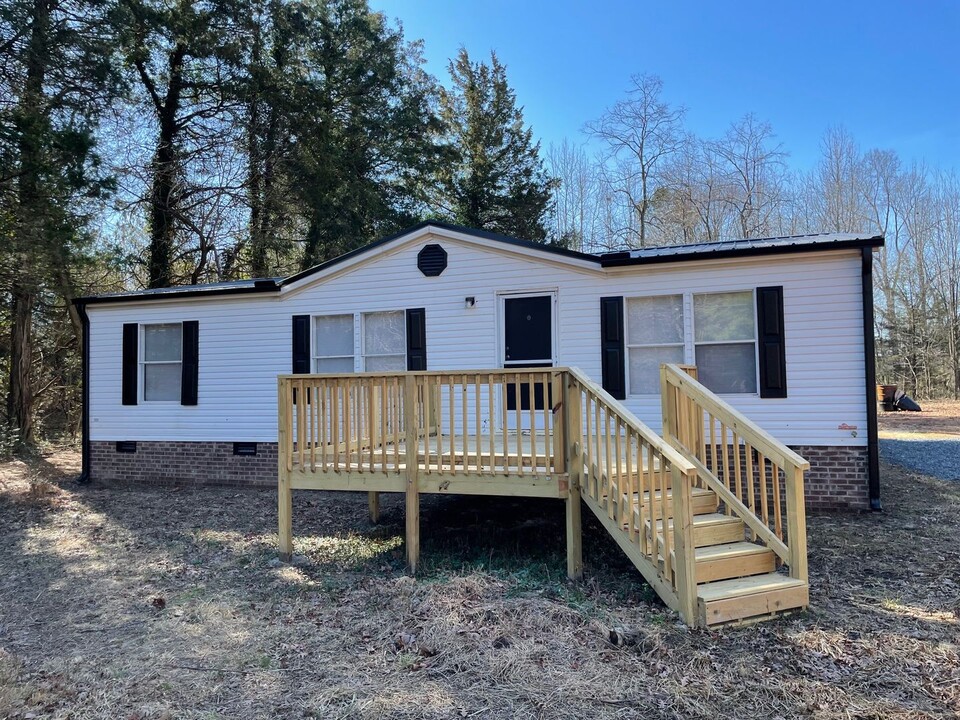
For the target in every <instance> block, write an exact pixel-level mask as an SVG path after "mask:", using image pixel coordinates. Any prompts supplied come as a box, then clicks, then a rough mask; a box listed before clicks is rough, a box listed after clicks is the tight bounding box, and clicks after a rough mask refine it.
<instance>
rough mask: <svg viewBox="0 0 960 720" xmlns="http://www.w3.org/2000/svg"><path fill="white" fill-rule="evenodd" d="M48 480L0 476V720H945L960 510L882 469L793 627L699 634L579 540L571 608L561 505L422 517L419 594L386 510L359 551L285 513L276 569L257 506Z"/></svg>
mask: <svg viewBox="0 0 960 720" xmlns="http://www.w3.org/2000/svg"><path fill="white" fill-rule="evenodd" d="M45 462H46V465H45V466H44V467H41V468H31V467H27V466H24V465H21V464H7V465H5V466H2V469H0V532H2V533H3V538H2V542H0V573H2V575H0V577H2V578H3V582H2V583H0V717H4V718H27V717H36V718H40V717H43V718H72V719H81V718H128V719H130V718H133V719H139V720H147V719H157V720H159V719H160V718H205V719H212V718H261V717H284V718H304V717H318V718H404V717H409V718H414V717H417V718H459V717H488V718H501V717H522V718H527V717H530V718H592V717H598V718H650V717H677V718H680V717H695V718H696V717H699V718H725V717H737V718H752V717H763V718H786V717H815V718H920V717H956V715H957V713H960V656H958V653H960V648H958V644H960V546H958V538H960V534H958V529H960V519H958V518H960V485H958V484H952V485H951V484H949V483H946V482H942V481H937V480H933V479H929V478H925V477H922V476H917V475H913V474H910V473H908V472H905V471H902V470H900V469H895V468H892V467H885V468H884V478H883V479H884V489H883V491H884V504H885V506H886V508H887V512H886V513H884V514H879V515H823V516H817V517H812V518H810V519H809V533H810V568H811V572H812V581H813V590H812V602H813V609H812V610H811V611H810V612H808V613H805V614H803V615H801V616H797V617H794V618H790V619H787V620H782V621H778V622H775V623H768V624H764V625H759V626H755V627H748V628H743V629H731V630H724V631H722V632H703V631H692V630H689V629H687V628H685V627H684V626H682V625H680V624H679V623H678V622H677V619H676V617H675V616H674V615H673V614H671V613H669V612H667V611H666V610H665V609H664V608H663V607H662V605H660V603H659V601H658V600H657V599H656V598H655V596H654V595H653V594H652V593H651V592H650V590H649V588H647V586H646V585H645V584H644V582H643V581H642V579H641V577H640V575H639V574H638V573H637V572H636V571H634V570H633V569H632V568H631V566H630V565H629V564H628V563H627V561H626V560H625V559H624V558H623V557H622V556H621V554H620V553H619V551H618V550H617V548H616V547H615V546H614V544H613V542H612V541H611V540H609V539H608V538H607V537H605V535H604V534H603V531H602V530H601V529H600V528H599V527H598V526H596V525H593V524H588V530H587V536H586V537H585V539H584V544H585V548H586V556H585V563H586V567H587V578H586V580H585V581H584V582H582V583H569V582H567V581H566V580H565V579H564V577H563V568H564V561H563V549H564V545H563V515H562V508H561V506H560V504H559V503H551V502H543V503H534V504H535V505H536V509H537V513H535V514H532V515H531V513H530V512H529V505H522V504H521V503H519V502H517V501H511V500H506V499H505V500H471V499H466V498H443V499H432V500H431V501H430V502H428V503H425V507H424V510H423V522H424V536H425V542H424V548H423V561H424V572H423V574H422V576H421V577H418V578H417V579H416V580H414V579H412V578H409V577H407V576H406V575H405V574H404V573H403V569H402V562H403V559H402V554H403V548H402V541H401V533H402V524H403V508H402V504H401V502H400V501H399V499H398V498H387V499H385V501H384V504H383V505H384V520H383V523H382V524H381V525H380V526H378V527H371V526H370V525H369V524H368V522H367V519H366V499H365V498H364V497H362V496H359V495H358V496H349V495H334V494H320V493H316V494H298V495H297V496H296V497H295V501H294V507H295V527H296V538H297V544H296V548H295V549H296V552H297V553H298V554H299V555H300V556H301V557H300V558H299V564H298V565H294V566H281V565H276V564H275V561H274V557H275V551H274V548H275V543H276V535H275V529H274V526H273V524H274V513H275V495H274V493H272V492H270V491H243V492H240V491H235V490H224V489H201V490H169V489H162V490H161V489H104V488H98V487H89V488H78V487H76V486H74V485H72V484H70V483H68V482H64V481H63V480H62V476H63V475H64V474H66V470H69V471H75V470H76V464H77V456H76V455H75V454H74V453H59V454H55V455H53V456H51V457H49V458H47V459H46V461H45ZM36 472H39V474H40V475H41V476H43V477H46V478H50V479H51V480H52V481H55V482H58V485H57V487H56V489H55V490H54V492H53V493H52V494H48V495H43V496H42V497H41V498H40V499H39V500H38V499H37V498H36V497H34V498H31V497H30V482H29V481H30V477H31V473H36ZM520 508H524V512H520ZM530 517H533V518H535V519H533V520H530V519H529V518H530ZM524 518H526V520H524ZM611 628H618V629H621V630H622V631H623V633H624V634H626V635H628V636H630V637H631V638H632V639H633V644H631V645H628V646H614V645H612V644H611V643H610V642H609V639H608V638H609V632H610V629H611Z"/></svg>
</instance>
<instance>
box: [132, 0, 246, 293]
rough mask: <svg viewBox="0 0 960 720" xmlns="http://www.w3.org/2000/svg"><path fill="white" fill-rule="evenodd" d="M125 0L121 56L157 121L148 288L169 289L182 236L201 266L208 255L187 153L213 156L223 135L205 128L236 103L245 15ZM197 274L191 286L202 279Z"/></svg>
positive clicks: (222, 2)
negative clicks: (233, 84) (194, 246)
mask: <svg viewBox="0 0 960 720" xmlns="http://www.w3.org/2000/svg"><path fill="white" fill-rule="evenodd" d="M121 1H122V7H123V9H124V11H125V18H124V27H123V32H122V34H121V44H122V51H123V53H124V55H125V59H126V62H127V66H128V68H129V70H130V72H131V74H132V81H133V82H134V83H135V84H136V85H137V86H138V87H139V90H140V97H141V98H142V101H143V103H144V104H145V105H146V106H147V107H148V108H149V110H150V113H151V115H152V116H153V119H154V122H155V126H154V127H155V130H154V132H155V142H154V150H153V157H152V159H151V161H150V168H149V190H148V201H147V205H148V218H149V219H148V223H147V224H148V228H149V233H150V239H149V248H148V257H147V274H148V286H149V287H152V288H155V287H166V286H169V285H171V284H173V283H174V281H175V279H176V272H175V264H176V262H177V260H178V257H177V248H178V245H179V244H180V243H179V242H178V239H179V238H178V234H179V233H180V232H182V231H184V232H187V233H192V234H195V235H196V236H197V237H198V238H199V239H200V241H201V242H200V244H199V247H198V250H199V252H200V253H201V256H202V257H201V262H203V261H205V260H206V257H205V255H206V254H209V253H210V251H211V248H210V247H209V242H204V240H205V238H206V234H205V233H204V232H203V231H202V228H201V227H200V225H199V224H198V223H197V222H196V221H195V217H194V216H193V214H192V213H191V212H190V204H191V202H193V201H194V200H195V199H196V197H197V195H198V194H199V193H200V188H198V187H196V186H191V184H190V183H189V182H188V181H187V163H188V161H189V158H190V153H189V152H188V151H186V150H185V148H186V145H187V143H191V144H192V146H193V148H194V149H196V150H199V149H200V148H204V149H209V145H210V144H211V143H213V144H215V143H216V139H217V138H219V137H220V136H221V134H222V133H221V128H218V127H216V126H214V127H211V126H210V125H209V124H207V123H212V124H214V125H216V122H217V121H218V120H222V119H223V118H224V115H225V112H226V110H227V107H228V105H229V104H230V103H231V101H232V100H233V99H234V98H233V96H232V94H231V93H230V91H229V88H230V78H231V69H232V68H233V67H236V65H237V64H238V62H239V47H238V43H237V38H239V37H241V35H240V32H239V30H240V27H239V22H238V19H237V18H238V16H240V17H242V16H243V12H242V10H241V7H240V6H238V5H237V4H235V3H234V2H233V1H232V0H209V1H208V2H204V3H195V2H193V1H192V0H176V2H173V3H165V2H161V1H160V0H121ZM226 38H234V40H233V41H228V40H226ZM205 124H206V125H205ZM221 185H222V184H221ZM194 207H197V205H194ZM192 274H193V277H192V278H191V280H194V279H199V275H200V274H201V273H198V272H193V273H192Z"/></svg>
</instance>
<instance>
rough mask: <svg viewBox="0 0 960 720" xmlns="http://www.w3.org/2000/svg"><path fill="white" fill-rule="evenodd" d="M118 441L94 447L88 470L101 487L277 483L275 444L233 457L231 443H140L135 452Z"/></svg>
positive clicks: (92, 443)
mask: <svg viewBox="0 0 960 720" xmlns="http://www.w3.org/2000/svg"><path fill="white" fill-rule="evenodd" d="M116 445H117V444H116V442H113V441H110V442H103V441H94V442H91V443H90V470H91V474H92V476H93V479H94V480H96V481H98V482H103V483H108V484H116V483H137V484H141V483H145V484H150V485H259V486H269V487H275V486H276V484H277V444H276V443H266V442H260V443H257V454H256V455H255V456H242V455H234V454H233V443H232V442H171V441H145V440H139V441H137V451H136V452H129V453H125V452H117V448H116Z"/></svg>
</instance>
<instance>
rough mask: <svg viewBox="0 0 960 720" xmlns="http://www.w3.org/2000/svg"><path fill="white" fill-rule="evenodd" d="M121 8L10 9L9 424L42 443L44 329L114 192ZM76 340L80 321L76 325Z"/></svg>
mask: <svg viewBox="0 0 960 720" xmlns="http://www.w3.org/2000/svg"><path fill="white" fill-rule="evenodd" d="M111 10H112V7H111V6H110V5H109V4H108V3H106V2H99V1H98V0H18V1H17V2H11V3H7V4H5V5H3V6H2V8H0V60H2V62H0V66H2V68H3V69H2V70H0V89H2V93H0V97H2V98H3V101H2V104H0V160H2V162H0V217H2V219H3V224H2V230H0V233H2V240H3V246H2V248H0V249H2V260H3V265H2V282H3V290H4V292H5V293H7V294H8V297H9V298H10V344H9V348H8V351H9V366H8V367H9V384H8V394H7V408H6V409H7V424H8V427H9V429H10V430H11V431H12V432H13V433H14V434H15V436H16V438H17V445H18V447H19V449H21V450H29V449H30V448H31V447H32V445H33V443H34V440H35V426H34V414H35V406H36V401H37V398H38V394H39V392H40V391H42V388H38V387H37V384H36V374H37V373H36V370H37V368H36V365H37V358H36V357H35V352H34V350H35V347H36V339H35V336H34V330H35V322H36V318H37V316H38V314H40V313H42V312H43V311H44V310H45V307H44V305H45V304H46V303H47V301H48V297H45V295H46V296H49V295H50V293H59V295H60V296H61V297H62V298H65V299H66V300H67V301H69V299H70V297H71V296H72V278H71V274H70V271H71V268H72V266H73V265H74V263H75V259H76V256H77V254H79V253H81V252H82V251H83V249H84V245H85V242H86V240H87V236H86V233H85V217H84V212H83V209H84V205H85V203H86V202H88V201H89V200H91V199H94V198H96V197H98V196H99V195H100V194H101V193H102V192H104V191H105V190H106V189H107V187H108V182H107V179H106V178H104V177H103V176H102V175H101V173H100V171H99V161H98V157H97V155H96V153H95V152H94V138H93V134H94V130H95V126H96V110H97V108H100V107H102V106H103V103H104V99H105V97H104V96H105V93H106V90H107V88H108V86H109V80H110V78H111V73H110V66H109V58H110V50H109V48H110V45H109V37H110V23H109V20H110V16H111ZM73 321H74V322H73V333H74V339H76V337H77V336H78V335H79V331H80V328H79V321H78V319H77V318H76V317H75V316H74V317H73Z"/></svg>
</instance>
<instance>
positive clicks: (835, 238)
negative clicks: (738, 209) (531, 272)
mask: <svg viewBox="0 0 960 720" xmlns="http://www.w3.org/2000/svg"><path fill="white" fill-rule="evenodd" d="M882 245H883V236H882V235H871V234H869V233H859V234H858V233H815V234H809V235H784V236H782V237H769V238H745V239H742V240H718V241H716V242H705V243H690V244H687V245H659V246H656V245H655V246H651V247H644V248H636V249H633V250H624V251H621V252H611V253H604V254H603V255H601V256H600V264H601V265H603V266H604V267H616V266H619V265H645V264H652V263H664V262H684V261H689V260H705V259H719V258H729V257H746V256H751V255H781V254H786V253H796V252H819V251H822V250H842V249H845V248H861V247H880V246H882Z"/></svg>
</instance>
